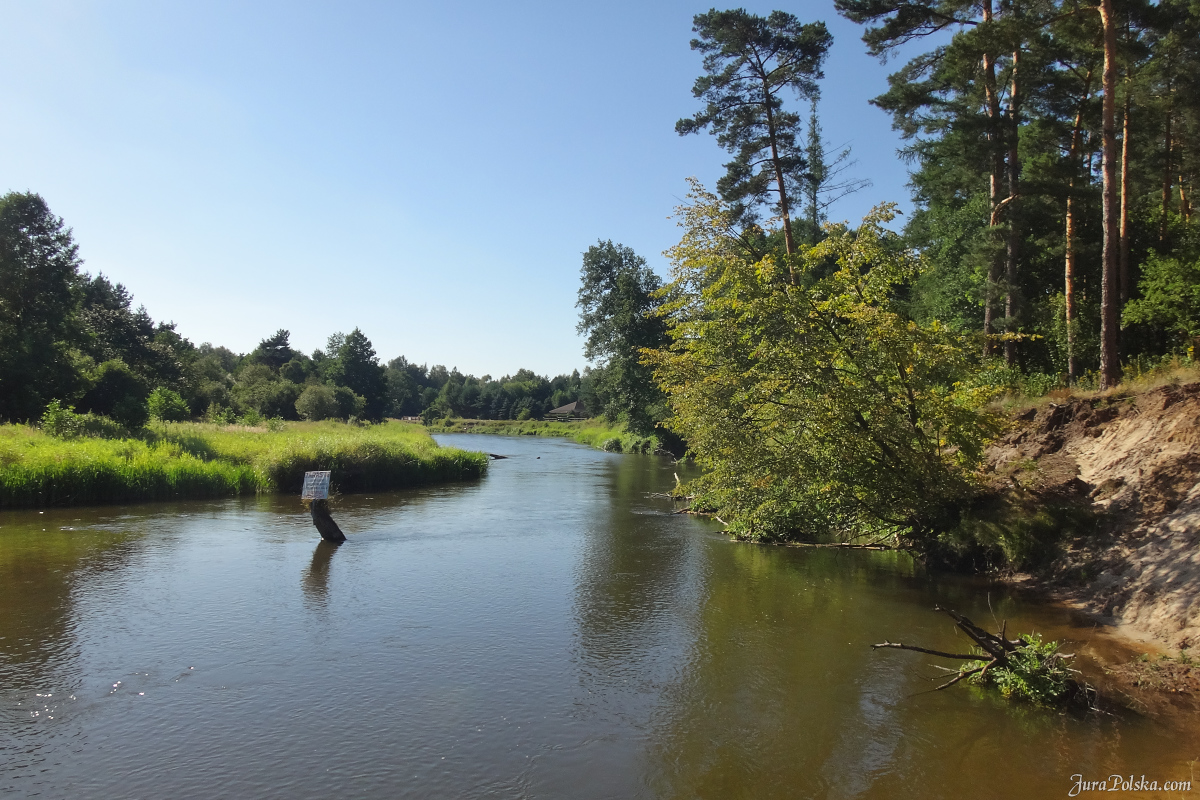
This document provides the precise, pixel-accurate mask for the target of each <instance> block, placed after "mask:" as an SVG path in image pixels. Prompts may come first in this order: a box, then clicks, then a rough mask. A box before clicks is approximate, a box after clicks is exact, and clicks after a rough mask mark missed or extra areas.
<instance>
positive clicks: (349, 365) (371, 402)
mask: <svg viewBox="0 0 1200 800" xmlns="http://www.w3.org/2000/svg"><path fill="white" fill-rule="evenodd" d="M337 355H338V360H339V361H340V362H341V376H342V383H341V385H342V386H344V387H345V388H347V389H349V390H350V392H351V393H352V394H354V395H357V396H358V397H359V398H361V399H362V403H361V406H360V405H357V404H355V402H356V401H342V400H341V399H340V397H339V401H338V402H339V406H340V408H341V410H342V411H343V412H349V413H346V414H345V416H348V417H349V416H353V417H365V418H367V419H372V420H379V419H382V418H383V415H384V413H385V412H386V411H387V408H386V403H387V382H386V381H385V379H384V368H383V367H381V366H380V365H379V360H378V359H377V358H376V357H375V348H374V347H372V346H371V341H370V340H369V339H368V338H367V337H366V336H364V335H363V332H362V331H360V330H359V329H358V328H355V329H354V330H353V331H351V332H350V333H349V334H348V335H347V336H346V337H345V339H344V340H343V341H342V345H341V347H340V348H339V349H338V354H337ZM345 402H350V403H351V405H350V406H347V405H346V404H345Z"/></svg>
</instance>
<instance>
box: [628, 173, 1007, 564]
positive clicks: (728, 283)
mask: <svg viewBox="0 0 1200 800" xmlns="http://www.w3.org/2000/svg"><path fill="white" fill-rule="evenodd" d="M692 198H693V203H692V204H691V205H690V206H688V207H685V208H684V209H683V219H684V227H685V235H684V239H683V241H682V242H681V243H680V244H679V245H678V246H676V247H675V248H673V249H672V250H671V251H669V252H670V255H671V258H672V261H673V263H674V269H673V273H672V277H673V278H674V280H673V281H672V283H671V284H670V285H669V287H668V288H669V291H670V301H669V302H668V303H667V305H666V306H665V307H664V313H665V314H666V315H667V319H668V320H669V323H670V335H671V339H672V343H671V345H670V346H669V347H667V348H663V349H660V350H658V351H657V352H655V353H653V355H652V357H651V360H652V361H653V363H654V365H655V367H656V376H657V378H658V380H659V381H660V383H661V386H662V387H663V389H664V390H665V391H666V393H667V395H668V397H669V399H670V404H671V408H672V410H673V412H674V414H673V416H672V417H671V419H670V420H669V422H668V424H669V425H670V426H671V427H673V428H674V429H675V430H676V431H678V432H679V433H680V434H681V435H682V436H683V438H684V439H686V441H687V442H688V444H689V446H690V447H691V450H692V452H693V453H695V454H696V457H697V459H698V460H699V462H700V463H701V464H702V465H703V466H704V467H705V469H706V474H705V476H704V477H703V478H701V479H700V484H699V485H698V487H697V488H698V491H699V492H700V495H701V498H700V499H701V502H702V503H704V504H706V505H708V506H710V507H711V508H714V509H716V510H717V512H718V513H719V514H721V515H722V518H723V519H726V520H728V521H729V523H730V525H731V528H732V529H733V530H734V531H735V532H736V533H738V534H740V535H743V536H747V537H752V538H791V537H797V536H800V537H825V536H829V535H835V536H840V537H847V538H849V537H854V536H858V535H862V534H864V533H872V534H875V535H877V536H880V537H882V536H893V535H894V536H898V537H900V538H901V539H902V540H903V541H906V542H907V543H909V544H910V545H914V546H917V547H922V546H928V545H929V544H930V542H931V541H932V539H933V536H934V535H935V532H936V531H937V530H938V529H939V526H940V525H941V523H942V521H943V515H944V514H945V513H946V512H945V509H946V508H947V506H948V505H950V504H952V503H953V501H955V500H958V499H961V498H962V497H964V496H967V495H969V494H970V492H971V481H970V475H971V471H972V469H973V467H974V466H975V465H976V464H977V463H978V461H979V459H980V457H981V455H982V452H983V442H984V438H985V436H986V435H987V434H988V433H989V432H990V431H992V430H993V427H992V425H991V422H990V420H989V418H988V417H987V416H986V415H985V414H983V413H981V412H980V411H978V410H977V408H978V406H979V404H980V403H981V402H982V401H983V400H984V399H986V398H985V397H984V396H983V395H981V394H979V393H976V392H972V391H970V390H967V389H964V388H962V384H961V383H959V381H960V380H961V379H962V378H963V377H964V376H966V375H967V374H969V367H970V362H969V359H968V356H967V352H968V351H967V348H966V346H965V343H964V341H963V340H962V339H961V337H959V336H957V335H955V334H954V333H952V332H950V331H948V330H947V329H946V328H945V327H944V326H941V325H939V324H937V323H931V324H926V325H919V324H917V323H915V322H913V321H911V320H909V319H907V318H906V317H905V316H904V314H903V313H902V310H901V308H900V307H899V306H898V304H897V303H896V300H895V297H896V292H897V288H898V287H901V286H903V285H905V284H907V283H909V282H911V281H912V279H913V278H914V277H915V276H916V274H917V272H918V270H919V260H918V258H917V256H916V255H915V254H914V253H912V252H910V251H907V250H905V249H904V248H903V247H901V246H899V242H898V241H897V236H896V234H893V233H891V232H889V231H888V230H887V229H886V228H885V227H884V226H885V224H886V223H888V222H890V221H891V220H892V218H893V213H894V212H893V211H892V210H891V209H890V208H888V207H886V206H884V207H881V208H879V209H876V211H875V212H873V213H872V214H871V215H870V216H868V217H867V218H866V219H865V220H864V221H863V223H862V225H861V226H860V227H859V228H858V230H856V231H855V230H849V229H841V230H834V231H831V233H830V235H829V236H828V237H827V238H826V239H825V240H824V241H823V242H821V243H820V244H819V245H817V246H815V247H813V248H808V249H806V250H804V251H803V252H802V254H801V260H800V263H799V264H798V267H800V269H801V275H800V277H801V279H802V280H801V282H800V284H799V285H792V284H791V283H790V281H789V280H788V276H787V274H786V272H785V270H784V269H783V268H782V266H781V265H780V264H779V261H778V259H777V258H776V257H775V256H772V255H768V256H766V257H764V258H762V259H761V260H758V261H752V260H751V259H748V258H745V257H744V256H742V255H741V254H740V253H738V251H737V249H736V247H735V246H732V245H731V244H730V243H729V241H728V240H726V239H723V238H721V237H717V236H714V235H713V231H714V230H719V229H721V228H722V227H723V225H722V224H721V222H722V219H724V220H725V221H726V222H728V220H729V218H730V217H731V216H733V215H734V214H736V209H730V208H729V207H728V206H725V205H723V204H721V203H720V202H719V201H718V200H717V198H716V197H715V196H713V195H711V194H708V193H707V192H703V191H697V192H695V193H694V194H693V195H692ZM830 262H832V263H834V264H835V265H836V268H835V270H834V271H832V272H828V271H827V268H826V267H827V265H828V264H829V263H830Z"/></svg>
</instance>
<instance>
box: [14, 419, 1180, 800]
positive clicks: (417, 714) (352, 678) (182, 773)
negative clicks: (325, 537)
mask: <svg viewBox="0 0 1200 800" xmlns="http://www.w3.org/2000/svg"><path fill="white" fill-rule="evenodd" d="M439 438H440V439H441V440H443V441H452V442H453V443H454V444H455V445H457V446H461V447H467V448H471V449H481V450H486V451H489V452H496V453H502V454H505V455H508V456H510V458H508V459H505V460H500V461H496V462H494V463H493V464H492V465H491V469H490V472H489V474H488V475H487V477H486V478H485V479H484V480H482V481H480V482H478V483H474V484H468V485H457V486H445V487H438V488H432V489H422V490H415V491H406V492H396V493H390V494H379V495H375V496H370V497H368V496H348V497H343V498H341V499H340V501H338V502H337V503H336V504H335V507H334V516H335V518H336V519H337V520H338V522H339V523H340V524H341V527H342V528H343V529H344V530H345V531H346V532H347V533H348V534H349V537H350V540H349V542H348V543H347V544H345V545H344V546H342V547H341V548H333V547H330V546H327V545H325V544H323V543H320V541H319V539H318V536H317V534H316V531H315V530H314V529H313V527H312V525H311V523H310V521H309V520H308V518H307V517H306V516H305V515H304V513H303V511H302V509H301V508H300V504H299V501H298V500H297V499H295V498H292V497H261V498H251V499H243V500H230V501H219V502H194V503H178V504H153V505H139V506H128V507H112V508H101V509H67V510H53V511H46V512H45V513H43V514H39V513H38V512H36V511H35V512H4V513H3V514H2V515H0V793H5V792H10V793H13V794H15V795H18V796H30V797H71V798H80V797H97V798H99V797H129V798H190V797H196V798H208V797H285V798H306V797H313V798H317V797H320V798H326V797H334V796H345V797H381V798H382V797H389V798H390V797H443V798H456V797H499V798H505V797H513V798H516V797H564V798H567V797H569V798H603V797H612V798H626V797H663V798H692V797H711V798H731V797H745V798H771V797H788V798H792V797H797V798H799V797H831V798H840V797H878V798H898V797H930V798H939V797H945V798H961V797H979V798H988V797H996V798H1022V797H1065V796H1067V794H1068V792H1069V790H1070V787H1071V784H1072V780H1071V776H1072V775H1073V774H1076V773H1080V774H1083V775H1084V776H1087V777H1089V778H1092V779H1101V778H1105V777H1107V776H1108V775H1110V774H1113V773H1123V774H1130V773H1132V774H1135V775H1142V774H1145V775H1146V776H1147V777H1148V778H1156V779H1159V780H1160V781H1161V780H1166V779H1172V780H1175V779H1188V778H1189V777H1191V773H1192V769H1193V766H1192V764H1191V763H1190V762H1191V760H1192V759H1195V758H1197V756H1200V746H1198V739H1200V736H1198V734H1197V732H1196V731H1195V730H1189V729H1188V728H1187V727H1186V726H1182V727H1181V726H1180V725H1178V724H1172V723H1169V722H1164V721H1163V720H1162V719H1151V718H1148V717H1140V716H1137V715H1132V714H1124V715H1116V716H1092V717H1084V718H1079V717H1073V716H1069V715H1060V714H1056V713H1050V712H1045V711H1039V710H1036V709H1029V708H1018V709H1016V710H1013V709H1010V708H1008V707H1006V706H1005V705H1004V704H1003V703H1001V702H998V701H997V700H996V699H995V698H994V697H992V696H989V695H986V694H983V693H980V692H979V691H977V690H973V689H970V688H962V687H955V689H954V690H953V691H946V692H937V693H923V692H927V691H928V690H929V689H930V688H931V687H932V686H933V685H934V684H933V683H931V682H930V678H933V677H935V676H936V675H937V674H938V673H937V670H936V669H935V668H934V667H933V666H932V665H931V664H930V662H931V661H932V660H933V659H930V658H928V657H924V656H920V655H917V654H914V653H901V652H894V651H891V652H872V651H871V649H870V647H869V644H870V643H872V642H877V641H882V640H884V639H887V638H890V639H892V640H896V639H904V640H906V641H912V642H921V643H924V644H926V645H927V646H933V647H939V646H941V647H949V648H952V649H953V648H960V647H962V646H963V643H962V640H961V639H957V638H956V637H955V635H954V632H953V629H952V628H951V627H950V625H949V624H948V622H947V620H946V619H945V618H944V617H940V616H938V615H937V614H934V613H933V612H932V611H931V608H932V606H933V605H934V604H935V603H943V604H949V605H952V606H955V607H957V608H959V609H960V610H962V611H964V612H965V613H968V614H971V615H973V616H975V617H976V618H977V619H979V620H981V621H988V620H991V619H992V618H993V614H994V615H995V617H996V618H1000V617H1007V618H1008V619H1009V620H1010V622H1009V624H1010V630H1011V629H1013V628H1014V627H1019V628H1022V629H1029V628H1036V629H1038V630H1042V631H1044V632H1046V633H1047V634H1048V635H1051V636H1067V637H1070V638H1073V639H1075V640H1077V641H1079V642H1081V643H1082V644H1081V645H1079V646H1080V647H1083V648H1084V649H1085V650H1087V649H1088V648H1111V647H1112V645H1111V644H1109V643H1106V641H1105V640H1104V637H1103V634H1102V633H1098V632H1095V631H1093V630H1092V629H1090V628H1086V627H1078V626H1076V627H1073V626H1072V623H1071V622H1070V620H1069V619H1068V618H1067V616H1066V615H1065V614H1064V613H1062V612H1057V611H1054V610H1050V609H1041V608H1038V607H1036V606H1033V605H1031V604H1028V603H1023V602H1021V601H1019V600H1017V599H1014V598H1012V597H1008V596H1006V595H1004V594H1003V593H1002V592H999V591H997V590H996V589H994V588H992V589H989V588H987V587H986V586H983V585H981V584H978V583H972V582H967V581H962V580H952V579H947V578H940V579H934V578H930V577H927V576H925V575H924V574H923V573H922V572H921V571H920V570H919V569H918V568H916V567H914V565H913V564H911V563H910V562H909V561H908V560H907V559H906V558H904V557H901V556H896V555H894V554H888V553H863V552H845V551H842V552H836V551H828V550H822V551H813V550H803V549H796V548H778V547H760V546H754V545H745V544H737V543H733V542H731V541H729V540H728V539H727V538H726V537H724V536H722V535H721V534H720V533H719V528H720V526H719V525H718V524H716V523H710V522H707V521H703V520H698V519H695V518H691V517H687V516H683V515H672V514H670V513H669V512H670V508H671V506H670V502H669V501H667V500H665V499H661V498H656V497H653V496H651V493H655V492H663V491H666V490H667V489H669V488H670V487H671V486H673V485H674V483H675V478H674V475H673V473H675V472H679V473H680V475H681V477H684V478H685V479H686V477H687V476H688V475H689V474H690V472H688V471H686V470H685V468H684V467H683V466H682V465H674V464H672V463H671V462H670V461H669V460H664V459H659V458H653V457H640V456H621V455H612V454H606V453H601V452H598V451H594V450H590V449H587V448H584V447H581V446H578V445H575V444H572V443H569V442H563V441H556V440H551V439H542V438H538V439H533V438H501V437H481V436H461V435H460V436H448V437H439ZM960 688H962V690H961V691H960V690H959V689H960ZM1138 796H1141V797H1147V796H1151V795H1150V794H1148V793H1139V795H1138ZM1172 796H1179V795H1178V794H1176V795H1172ZM1190 796H1195V795H1194V794H1193V795H1190Z"/></svg>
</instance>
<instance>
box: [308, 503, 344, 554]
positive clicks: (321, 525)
mask: <svg viewBox="0 0 1200 800" xmlns="http://www.w3.org/2000/svg"><path fill="white" fill-rule="evenodd" d="M312 521H313V525H315V526H316V527H317V531H319V532H320V534H321V538H322V539H324V540H325V541H327V542H333V543H334V544H341V543H342V542H344V541H346V534H344V533H342V529H341V528H339V527H338V524H337V523H336V522H334V521H333V517H331V516H329V501H328V500H313V501H312Z"/></svg>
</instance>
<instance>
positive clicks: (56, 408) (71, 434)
mask: <svg viewBox="0 0 1200 800" xmlns="http://www.w3.org/2000/svg"><path fill="white" fill-rule="evenodd" d="M40 427H41V429H42V430H43V431H44V432H45V433H46V434H48V435H50V436H53V437H55V438H56V439H73V438H75V437H77V436H91V437H95V438H100V439H119V438H121V437H123V436H126V435H128V433H129V432H128V431H127V430H125V428H124V427H123V426H122V425H121V424H120V423H118V422H114V421H113V420H111V419H109V418H108V417H102V416H99V415H97V414H77V413H75V410H74V409H73V408H71V407H70V406H64V405H63V404H62V403H60V402H58V401H57V400H51V401H50V405H48V406H46V412H45V413H44V414H42V419H41V423H40Z"/></svg>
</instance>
